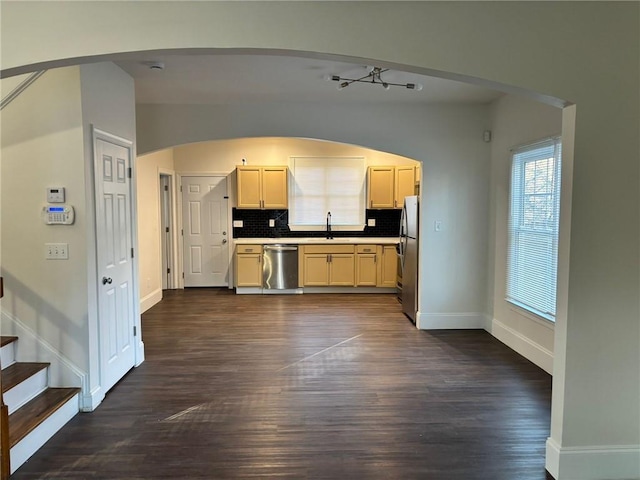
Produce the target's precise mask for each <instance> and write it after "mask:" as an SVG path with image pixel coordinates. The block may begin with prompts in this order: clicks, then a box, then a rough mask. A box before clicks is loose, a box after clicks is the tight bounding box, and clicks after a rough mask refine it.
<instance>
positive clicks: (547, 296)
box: [507, 137, 561, 321]
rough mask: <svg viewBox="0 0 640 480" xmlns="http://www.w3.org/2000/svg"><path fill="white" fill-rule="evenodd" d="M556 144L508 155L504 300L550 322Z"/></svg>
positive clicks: (556, 207) (541, 144) (556, 198)
mask: <svg viewBox="0 0 640 480" xmlns="http://www.w3.org/2000/svg"><path fill="white" fill-rule="evenodd" d="M560 159H561V145H560V139H559V138H558V137H554V138H551V139H548V140H545V141H542V142H538V143H535V144H531V145H526V146H522V147H518V148H517V149H515V150H514V151H513V157H512V168H511V195H510V212H509V233H508V235H509V247H508V259H507V300H508V301H510V302H512V303H514V304H516V305H518V306H520V307H523V308H525V309H527V310H529V311H531V312H533V313H535V314H537V315H540V316H542V317H544V318H547V319H549V320H552V321H555V315H556V285H557V271H558V268H557V266H558V227H559V214H560Z"/></svg>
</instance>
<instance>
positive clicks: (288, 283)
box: [262, 244, 298, 290]
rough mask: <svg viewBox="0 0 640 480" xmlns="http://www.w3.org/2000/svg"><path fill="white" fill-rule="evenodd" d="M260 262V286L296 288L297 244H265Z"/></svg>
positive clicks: (273, 288)
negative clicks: (262, 259) (262, 258)
mask: <svg viewBox="0 0 640 480" xmlns="http://www.w3.org/2000/svg"><path fill="white" fill-rule="evenodd" d="M263 251H264V262H262V288H264V289H266V290H291V289H296V288H298V246H297V245H282V244H275V245H265V246H264V247H263Z"/></svg>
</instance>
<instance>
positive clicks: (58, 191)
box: [47, 187, 64, 203]
mask: <svg viewBox="0 0 640 480" xmlns="http://www.w3.org/2000/svg"><path fill="white" fill-rule="evenodd" d="M47 202H49V203H64V187H49V188H47Z"/></svg>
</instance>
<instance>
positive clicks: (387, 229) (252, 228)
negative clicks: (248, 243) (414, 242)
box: [233, 208, 402, 238]
mask: <svg viewBox="0 0 640 480" xmlns="http://www.w3.org/2000/svg"><path fill="white" fill-rule="evenodd" d="M401 213H402V211H401V210H394V209H388V210H367V213H366V215H367V221H368V220H369V219H375V221H376V222H375V223H376V226H375V227H369V226H366V227H364V230H363V231H333V232H332V234H333V236H334V237H336V238H339V237H397V236H398V232H399V230H400V215H401ZM233 220H242V223H243V225H242V227H233V238H292V237H324V236H325V232H323V231H304V232H299V231H296V232H292V231H291V230H289V226H288V222H289V211H288V210H247V209H238V208H234V209H233ZM269 220H274V223H275V226H274V227H270V226H269Z"/></svg>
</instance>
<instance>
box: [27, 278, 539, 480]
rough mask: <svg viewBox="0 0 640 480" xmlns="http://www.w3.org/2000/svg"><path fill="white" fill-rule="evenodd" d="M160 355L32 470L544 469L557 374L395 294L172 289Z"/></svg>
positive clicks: (153, 314)
mask: <svg viewBox="0 0 640 480" xmlns="http://www.w3.org/2000/svg"><path fill="white" fill-rule="evenodd" d="M142 330H143V332H142V333H143V340H144V343H145V354H146V361H145V362H144V363H143V364H142V365H141V366H140V367H138V368H136V369H134V370H133V371H131V372H130V373H129V374H128V375H127V376H126V377H125V378H124V379H123V380H122V381H121V382H120V383H118V385H116V387H114V389H113V390H112V391H111V392H110V393H109V394H108V395H107V397H106V398H105V400H104V402H103V404H102V405H101V406H100V407H98V408H97V409H96V410H95V411H94V412H92V413H86V414H80V415H78V416H77V417H75V418H74V419H73V420H71V422H69V424H67V426H65V427H64V428H63V429H62V430H61V431H60V432H59V433H58V434H57V435H56V436H54V438H53V439H51V440H50V441H49V442H48V443H47V444H46V445H45V446H44V447H43V448H42V449H41V450H40V451H39V452H37V453H36V454H35V455H34V456H33V457H32V458H31V459H30V460H29V462H28V463H27V464H25V465H24V466H22V467H21V468H20V469H19V470H18V471H17V472H16V473H15V474H14V478H15V479H22V478H25V479H26V478H104V479H107V478H110V479H113V478H127V479H142V478H145V479H151V478H154V479H155V478H172V479H173V478H179V479H211V478H216V479H225V478H287V479H305V478H306V479H347V478H349V479H351V478H353V479H378V478H380V479H382V478H384V479H434V480H435V479H437V480H441V479H447V480H475V479H477V480H488V479H491V480H515V479H518V480H544V479H545V478H550V477H548V476H547V474H546V472H545V469H544V454H545V441H546V438H547V437H548V435H549V425H550V404H551V377H550V376H549V375H548V374H546V373H545V372H544V371H542V370H540V369H539V368H537V367H536V366H535V365H533V364H531V363H530V362H529V361H527V360H526V359H524V358H523V357H521V356H519V355H518V354H516V353H515V352H513V351H512V350H510V349H509V348H507V347H506V346H504V345H503V344H501V343H500V342H499V341H497V340H496V339H495V338H493V337H492V336H491V335H489V334H488V333H486V332H484V331H432V332H425V331H419V330H417V329H416V328H415V327H414V326H413V325H412V324H411V323H410V322H409V320H408V319H407V318H406V317H405V316H404V315H403V314H402V313H401V311H400V306H399V304H398V303H397V301H396V299H395V296H394V295H377V294H372V295H268V296H248V295H241V296H236V295H233V294H230V292H229V291H227V290H225V289H188V290H185V291H170V292H165V299H164V300H163V301H162V302H161V303H160V304H159V305H157V306H155V307H153V308H152V309H151V310H149V311H148V312H146V313H145V314H144V315H143V329H142Z"/></svg>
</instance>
